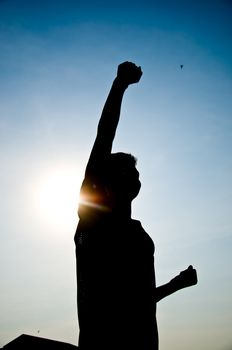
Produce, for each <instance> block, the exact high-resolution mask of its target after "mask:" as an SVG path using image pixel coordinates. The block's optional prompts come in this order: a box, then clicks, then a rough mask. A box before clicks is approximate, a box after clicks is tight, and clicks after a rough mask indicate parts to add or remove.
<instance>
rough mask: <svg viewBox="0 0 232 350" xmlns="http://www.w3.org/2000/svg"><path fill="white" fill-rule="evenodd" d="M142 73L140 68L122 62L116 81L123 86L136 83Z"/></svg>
mask: <svg viewBox="0 0 232 350" xmlns="http://www.w3.org/2000/svg"><path fill="white" fill-rule="evenodd" d="M142 74H143V72H142V70H141V67H138V66H136V64H134V63H132V62H128V61H126V62H123V63H121V64H119V66H118V71H117V79H118V80H119V81H120V82H122V83H124V84H125V85H130V84H134V83H138V82H139V80H140V78H141V76H142Z"/></svg>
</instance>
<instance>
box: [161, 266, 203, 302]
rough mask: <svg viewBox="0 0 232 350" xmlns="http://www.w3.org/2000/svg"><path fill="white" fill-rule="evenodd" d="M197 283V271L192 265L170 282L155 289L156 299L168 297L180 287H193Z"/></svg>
mask: <svg viewBox="0 0 232 350" xmlns="http://www.w3.org/2000/svg"><path fill="white" fill-rule="evenodd" d="M195 284H197V272H196V270H195V269H194V268H193V267H192V265H190V266H189V267H188V268H187V269H186V270H184V271H182V272H181V273H180V274H179V275H177V276H176V277H174V278H173V279H172V280H171V281H170V282H168V283H166V284H163V285H162V286H160V287H157V288H156V290H155V301H156V302H158V301H160V300H161V299H163V298H165V297H167V296H168V295H170V294H173V293H175V292H177V291H178V290H180V289H183V288H187V287H191V286H193V285H195Z"/></svg>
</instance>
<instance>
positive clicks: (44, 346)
mask: <svg viewBox="0 0 232 350" xmlns="http://www.w3.org/2000/svg"><path fill="white" fill-rule="evenodd" d="M3 349H6V350H11V349H12V350H13V349H33V350H48V349H49V350H77V349H78V347H77V346H75V345H72V344H69V343H64V342H61V341H57V340H51V339H46V338H41V337H35V336H33V335H27V334H21V335H20V336H19V337H17V338H15V339H14V340H12V341H11V342H9V343H8V344H6V345H4V346H3Z"/></svg>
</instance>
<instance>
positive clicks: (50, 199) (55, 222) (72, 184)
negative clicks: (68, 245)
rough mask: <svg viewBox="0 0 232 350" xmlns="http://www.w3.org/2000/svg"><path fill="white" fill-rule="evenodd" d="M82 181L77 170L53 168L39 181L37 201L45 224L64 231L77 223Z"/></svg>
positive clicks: (41, 218) (39, 212)
mask: <svg viewBox="0 0 232 350" xmlns="http://www.w3.org/2000/svg"><path fill="white" fill-rule="evenodd" d="M81 180H82V179H81V177H80V174H78V173H77V169H76V168H75V169H69V168H65V169H64V168H53V169H52V170H50V171H49V172H47V173H46V174H44V175H43V176H42V177H41V178H40V179H39V180H38V183H37V185H36V198H35V200H36V207H37V210H38V214H39V217H40V220H42V221H43V224H45V225H49V226H53V227H56V228H58V229H61V230H63V229H64V228H67V227H70V225H72V224H73V223H74V222H75V223H76V222H77V206H78V197H79V189H80V185H81Z"/></svg>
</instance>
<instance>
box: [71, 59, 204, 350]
mask: <svg viewBox="0 0 232 350" xmlns="http://www.w3.org/2000/svg"><path fill="white" fill-rule="evenodd" d="M141 76H142V71H141V67H137V66H136V65H135V64H134V63H131V62H124V63H122V64H120V65H119V66H118V70H117V76H116V78H115V80H114V81H113V84H112V87H111V90H110V92H109V95H108V97H107V100H106V102H105V105H104V108H103V111H102V115H101V118H100V121H99V125H98V130H97V137H96V140H95V142H94V145H93V148H92V151H91V154H90V158H89V161H88V164H87V167H86V171H85V177H84V181H83V183H82V187H81V192H80V205H79V210H78V214H79V218H80V220H79V223H78V226H77V231H76V235H75V243H76V255H77V283H78V297H77V301H78V318H79V327H80V334H79V347H80V349H81V350H83V349H84V350H90V349H91V350H93V349H103V350H105V349H107V350H114V349H115V350H116V349H117V350H119V349H125V350H126V349H127V350H130V349H131V350H132V349H138V350H157V349H158V331H157V324H156V303H157V302H158V301H159V300H160V299H163V298H164V297H166V296H168V295H169V294H172V293H174V292H176V291H177V290H179V289H181V288H185V287H188V286H191V285H194V284H196V283H197V275H196V270H195V269H193V267H192V266H189V267H188V269H186V270H184V271H183V272H181V273H180V274H179V275H178V276H176V277H175V278H174V279H172V280H171V281H170V282H168V283H167V284H165V285H162V286H160V287H156V282H155V271H154V243H153V241H152V239H151V238H150V237H149V235H148V234H147V233H146V232H145V231H144V229H143V227H142V226H141V223H140V222H139V221H137V220H133V219H132V218H131V202H132V200H133V199H134V198H135V197H136V196H137V195H138V193H139V190H140V186H141V184H140V181H139V172H138V170H137V169H136V159H135V158H134V157H133V156H132V155H130V154H125V153H111V150H112V144H113V140H114V136H115V132H116V128H117V125H118V121H119V117H120V108H121V103H122V99H123V95H124V92H125V90H126V89H127V88H128V86H129V85H131V84H134V83H138V82H139V80H140V78H141Z"/></svg>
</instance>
